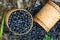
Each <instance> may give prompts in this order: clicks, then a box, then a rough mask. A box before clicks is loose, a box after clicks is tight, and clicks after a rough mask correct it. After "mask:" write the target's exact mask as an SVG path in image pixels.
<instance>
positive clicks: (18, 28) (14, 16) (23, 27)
mask: <svg viewBox="0 0 60 40" xmlns="http://www.w3.org/2000/svg"><path fill="white" fill-rule="evenodd" d="M8 25H9V28H10V29H11V30H12V31H13V32H15V33H18V34H22V33H24V32H26V31H28V30H29V29H30V27H31V26H32V17H31V15H29V13H28V12H26V11H24V10H17V11H14V12H12V13H11V15H10V17H9V20H8Z"/></svg>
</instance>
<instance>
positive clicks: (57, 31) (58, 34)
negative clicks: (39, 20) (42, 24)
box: [47, 20, 60, 40]
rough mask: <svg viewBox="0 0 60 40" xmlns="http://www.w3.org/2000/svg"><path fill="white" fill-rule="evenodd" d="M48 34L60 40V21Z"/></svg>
mask: <svg viewBox="0 0 60 40" xmlns="http://www.w3.org/2000/svg"><path fill="white" fill-rule="evenodd" d="M47 34H48V35H49V36H50V37H52V38H53V39H54V40H60V20H59V21H58V22H57V23H56V25H55V26H54V27H53V28H52V29H51V30H50V31H49V32H48V33H47Z"/></svg>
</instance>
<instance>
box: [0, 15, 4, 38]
mask: <svg viewBox="0 0 60 40" xmlns="http://www.w3.org/2000/svg"><path fill="white" fill-rule="evenodd" d="M4 19H5V14H4V16H3V17H2V23H1V28H0V38H1V37H2V34H3V28H4Z"/></svg>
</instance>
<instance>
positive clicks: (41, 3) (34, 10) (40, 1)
mask: <svg viewBox="0 0 60 40" xmlns="http://www.w3.org/2000/svg"><path fill="white" fill-rule="evenodd" d="M46 2H47V0H45V1H44V0H35V3H34V4H33V3H32V6H31V7H29V8H26V9H27V10H28V11H29V12H30V13H31V14H32V16H33V17H34V16H35V15H36V13H38V12H39V10H40V9H41V8H42V7H43V6H44V4H46Z"/></svg>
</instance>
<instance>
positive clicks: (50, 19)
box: [34, 1, 60, 32]
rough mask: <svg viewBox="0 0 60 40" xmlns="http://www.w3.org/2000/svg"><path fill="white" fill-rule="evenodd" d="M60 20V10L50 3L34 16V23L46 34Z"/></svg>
mask: <svg viewBox="0 0 60 40" xmlns="http://www.w3.org/2000/svg"><path fill="white" fill-rule="evenodd" d="M59 19H60V8H59V6H58V5H56V4H55V3H54V2H52V1H48V3H47V4H46V5H45V6H44V7H43V8H42V9H41V10H40V11H39V12H38V13H37V15H35V17H34V21H35V22H37V23H38V24H39V25H41V26H42V27H43V28H44V29H45V30H46V32H48V31H49V30H50V29H51V28H52V27H53V26H54V25H55V24H56V22H57V21H58V20H59Z"/></svg>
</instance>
